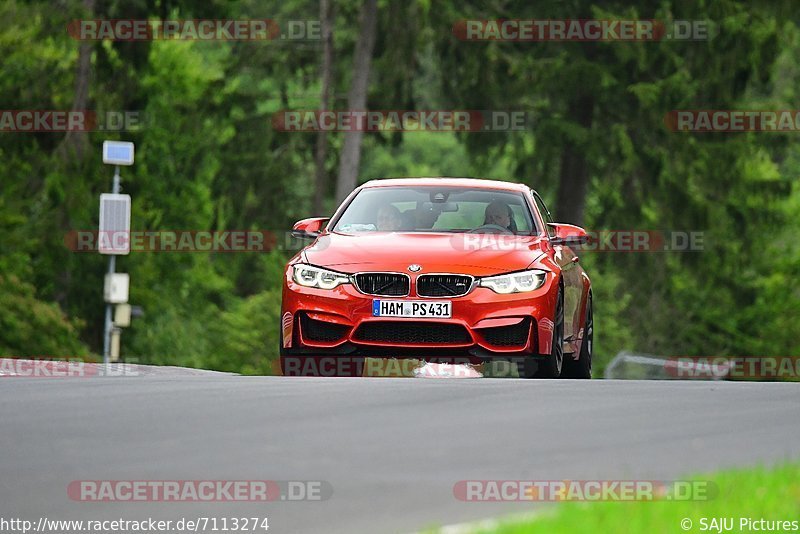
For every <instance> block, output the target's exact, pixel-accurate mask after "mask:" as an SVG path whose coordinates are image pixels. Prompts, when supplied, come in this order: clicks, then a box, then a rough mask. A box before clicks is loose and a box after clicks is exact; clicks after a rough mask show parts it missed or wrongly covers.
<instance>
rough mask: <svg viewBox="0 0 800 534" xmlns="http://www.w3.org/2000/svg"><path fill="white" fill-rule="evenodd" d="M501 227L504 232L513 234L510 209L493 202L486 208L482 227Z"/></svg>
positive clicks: (502, 204) (498, 202)
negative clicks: (507, 231)
mask: <svg viewBox="0 0 800 534" xmlns="http://www.w3.org/2000/svg"><path fill="white" fill-rule="evenodd" d="M490 224H491V225H496V226H502V227H503V228H505V229H506V230H509V231H511V232H513V230H512V228H511V209H509V207H508V206H507V205H506V204H504V203H503V202H500V201H497V200H495V201H494V202H492V203H490V204H489V205H488V206H486V212H485V214H484V219H483V225H484V226H486V225H490Z"/></svg>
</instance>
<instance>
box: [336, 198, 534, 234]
mask: <svg viewBox="0 0 800 534" xmlns="http://www.w3.org/2000/svg"><path fill="white" fill-rule="evenodd" d="M533 228H534V226H533V220H532V218H531V212H530V209H529V208H528V204H527V203H526V202H525V198H524V197H523V195H522V194H521V193H516V192H512V191H502V190H496V189H465V188H459V187H435V186H427V187H371V188H366V189H363V190H362V191H361V192H359V193H358V195H357V196H356V197H355V198H354V199H353V201H352V202H351V203H350V204H349V205H348V206H347V208H346V209H345V211H344V212H343V213H342V215H341V216H340V217H339V219H338V220H337V221H336V223H335V226H334V228H333V230H334V231H335V232H342V233H358V232H475V233H510V234H520V235H523V234H524V235H530V234H531V233H532V229H533Z"/></svg>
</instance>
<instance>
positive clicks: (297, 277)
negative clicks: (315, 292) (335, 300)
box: [292, 263, 350, 289]
mask: <svg viewBox="0 0 800 534" xmlns="http://www.w3.org/2000/svg"><path fill="white" fill-rule="evenodd" d="M292 269H293V271H294V272H293V273H292V279H293V280H294V281H295V282H297V283H298V284H300V285H301V286H305V287H318V288H319V289H333V288H335V287H337V286H339V285H341V284H347V283H349V282H350V277H349V276H348V275H346V274H342V273H337V272H336V271H329V270H328V269H323V268H321V267H314V266H313V265H306V264H304V263H297V264H295V265H293V266H292Z"/></svg>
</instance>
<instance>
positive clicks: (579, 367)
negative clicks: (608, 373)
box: [561, 293, 594, 378]
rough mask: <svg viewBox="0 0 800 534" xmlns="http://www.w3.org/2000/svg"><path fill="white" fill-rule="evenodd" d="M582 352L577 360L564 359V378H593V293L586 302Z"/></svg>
mask: <svg viewBox="0 0 800 534" xmlns="http://www.w3.org/2000/svg"><path fill="white" fill-rule="evenodd" d="M583 332H584V333H583V343H581V353H580V355H579V356H578V359H577V360H574V359H572V358H567V359H566V360H565V361H564V367H563V373H562V375H561V376H563V377H564V378H592V347H593V346H594V310H593V309H592V294H591V293H589V297H588V301H587V302H586V324H585V326H584V331H583Z"/></svg>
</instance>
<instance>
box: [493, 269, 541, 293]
mask: <svg viewBox="0 0 800 534" xmlns="http://www.w3.org/2000/svg"><path fill="white" fill-rule="evenodd" d="M546 276H547V271H542V270H540V269H533V270H530V271H521V272H518V273H509V274H501V275H498V276H487V277H486V278H481V280H480V286H481V287H488V288H489V289H491V290H492V291H494V292H495V293H501V294H508V293H525V292H527V291H533V290H534V289H539V288H540V287H542V285H543V284H544V281H545V277H546Z"/></svg>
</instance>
